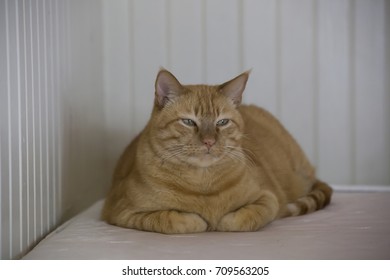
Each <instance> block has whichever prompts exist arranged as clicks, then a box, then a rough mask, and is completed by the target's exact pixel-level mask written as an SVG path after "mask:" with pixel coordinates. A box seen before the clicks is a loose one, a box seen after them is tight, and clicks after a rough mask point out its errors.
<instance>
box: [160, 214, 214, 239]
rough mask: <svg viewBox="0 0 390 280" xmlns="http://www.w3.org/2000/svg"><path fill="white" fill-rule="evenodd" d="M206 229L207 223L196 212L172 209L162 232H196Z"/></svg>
mask: <svg viewBox="0 0 390 280" xmlns="http://www.w3.org/2000/svg"><path fill="white" fill-rule="evenodd" d="M206 230H207V223H206V221H205V220H203V219H202V217H200V216H199V215H198V214H195V213H183V212H177V211H172V212H171V215H170V221H169V224H168V225H167V226H166V228H165V230H164V233H168V234H175V233H196V232H204V231H206Z"/></svg>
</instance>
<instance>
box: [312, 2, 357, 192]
mask: <svg viewBox="0 0 390 280" xmlns="http://www.w3.org/2000/svg"><path fill="white" fill-rule="evenodd" d="M349 15H350V10H349V1H348V0H344V1H327V0H321V1H318V79H319V81H318V86H319V87H318V90H319V92H318V94H319V96H318V124H317V126H318V149H319V151H318V163H317V167H318V173H319V174H320V175H321V177H323V178H326V179H327V180H329V181H330V182H339V184H347V183H348V182H351V179H352V170H351V155H352V153H353V150H352V148H353V145H352V144H351V140H352V139H351V126H352V121H351V105H350V102H349V100H350V98H351V79H350V71H351V67H350V65H351V61H350V47H351V46H350V41H349V38H350V35H349V31H350V16H349ZM335 135H337V137H335ZM335 163H337V164H335ZM340 165H341V166H343V168H340Z"/></svg>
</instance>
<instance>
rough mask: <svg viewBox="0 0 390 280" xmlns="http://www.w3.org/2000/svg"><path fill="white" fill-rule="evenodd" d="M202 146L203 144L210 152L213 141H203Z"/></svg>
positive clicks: (211, 139) (207, 139)
mask: <svg viewBox="0 0 390 280" xmlns="http://www.w3.org/2000/svg"><path fill="white" fill-rule="evenodd" d="M203 144H205V145H206V147H207V149H209V150H210V149H211V147H212V146H214V144H215V139H213V138H206V139H203Z"/></svg>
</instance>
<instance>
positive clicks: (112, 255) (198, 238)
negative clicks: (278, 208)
mask: <svg viewBox="0 0 390 280" xmlns="http://www.w3.org/2000/svg"><path fill="white" fill-rule="evenodd" d="M102 205H103V201H99V202H97V203H95V204H94V205H93V206H91V207H90V208H89V209H87V210H86V211H84V212H83V213H81V214H79V215H78V216H76V217H75V218H73V219H71V220H70V221H68V222H67V223H65V224H64V225H62V226H60V227H59V228H58V229H57V230H55V231H54V232H53V233H51V234H50V235H49V236H48V237H47V238H45V239H44V240H43V241H41V242H40V243H39V244H38V245H37V246H36V247H35V248H34V249H33V250H32V251H31V252H30V253H28V254H27V255H26V256H25V257H24V259H221V260H223V259H390V219H389V218H390V192H384V193H340V192H335V193H334V196H333V200H332V202H331V204H330V205H329V206H328V207H326V208H325V209H323V210H320V211H317V212H315V213H312V214H309V215H305V216H299V217H291V218H285V219H281V220H277V221H274V222H273V223H271V224H270V225H268V226H266V227H265V228H263V229H261V230H260V231H258V232H244V233H238V232H233V233H231V232H205V233H198V234H181V235H164V234H158V233H152V232H142V231H137V230H132V229H125V228H119V227H115V226H112V225H108V224H106V223H105V222H103V221H101V220H99V216H100V211H101V209H102Z"/></svg>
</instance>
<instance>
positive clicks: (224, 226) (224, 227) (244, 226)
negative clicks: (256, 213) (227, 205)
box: [217, 212, 259, 231]
mask: <svg viewBox="0 0 390 280" xmlns="http://www.w3.org/2000/svg"><path fill="white" fill-rule="evenodd" d="M242 216H243V215H240V213H237V212H231V213H228V214H226V215H225V216H223V217H222V219H221V221H220V222H219V224H218V226H217V231H255V230H257V229H258V228H259V225H258V224H257V222H256V221H255V220H250V219H248V218H244V217H242Z"/></svg>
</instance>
